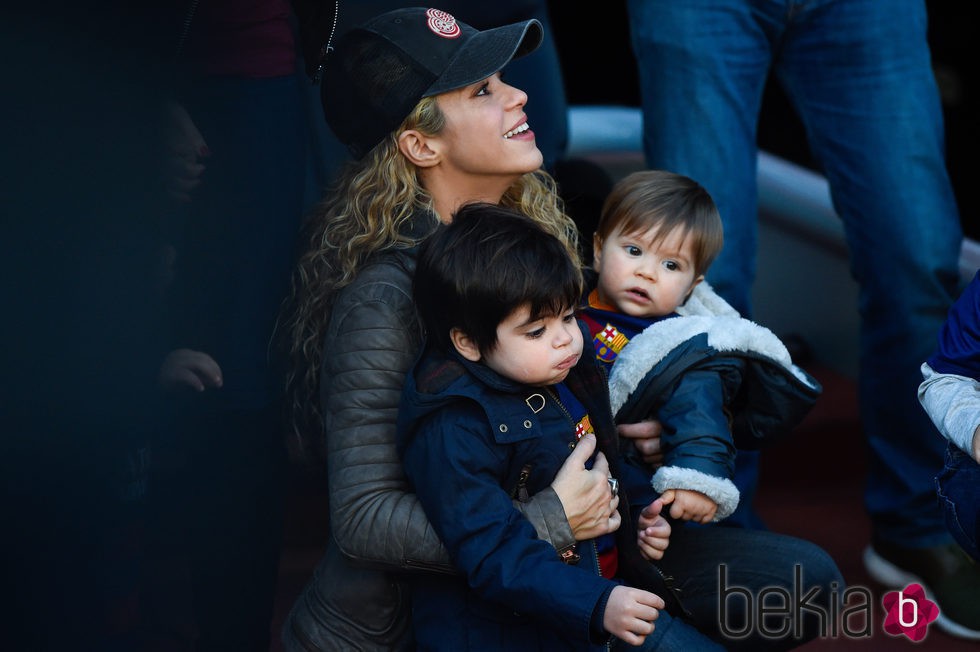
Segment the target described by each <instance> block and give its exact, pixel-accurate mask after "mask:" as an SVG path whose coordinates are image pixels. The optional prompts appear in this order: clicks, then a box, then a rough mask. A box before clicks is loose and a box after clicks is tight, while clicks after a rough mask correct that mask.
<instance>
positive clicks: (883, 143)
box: [629, 0, 962, 546]
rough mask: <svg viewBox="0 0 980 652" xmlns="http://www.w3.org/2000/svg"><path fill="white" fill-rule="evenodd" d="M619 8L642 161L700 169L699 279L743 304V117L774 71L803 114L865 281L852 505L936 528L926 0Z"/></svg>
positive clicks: (945, 231) (747, 171) (946, 298)
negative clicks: (928, 364)
mask: <svg viewBox="0 0 980 652" xmlns="http://www.w3.org/2000/svg"><path fill="white" fill-rule="evenodd" d="M629 12H630V24H631V30H632V41H633V48H634V51H635V53H636V57H637V61H638V69H639V78H640V84H641V92H642V102H643V118H644V147H645V153H646V157H647V163H648V165H649V166H650V167H657V168H667V169H670V170H673V171H675V172H679V173H682V174H686V175H688V176H690V177H692V178H694V179H696V180H697V181H699V182H700V183H701V184H703V185H704V186H705V188H707V190H708V191H709V192H710V193H711V194H712V196H713V197H714V199H715V201H716V203H717V204H718V209H719V210H720V212H721V215H722V219H723V221H724V227H725V247H724V250H723V251H722V253H721V256H720V257H719V258H718V260H716V261H715V263H714V264H713V266H712V267H711V270H710V272H709V274H708V280H709V282H710V283H711V284H712V285H713V286H714V287H715V288H716V289H717V290H718V291H719V293H720V294H721V295H722V296H724V297H725V298H726V299H727V300H728V301H729V302H731V303H732V304H733V305H734V306H735V307H736V308H737V309H738V310H739V311H741V312H742V313H743V314H746V315H749V314H750V313H751V305H750V301H749V294H750V291H751V287H752V283H753V281H754V277H755V269H756V247H757V217H758V199H757V187H756V156H757V153H758V152H757V145H756V135H757V134H756V122H757V118H758V115H759V109H760V105H761V102H762V96H763V89H764V87H765V84H766V80H767V76H768V75H769V73H770V72H772V74H774V75H775V77H776V78H777V79H778V81H779V82H780V84H781V85H782V87H783V89H784V90H785V92H786V95H787V97H788V98H789V99H790V101H791V103H792V104H793V106H794V107H795V109H796V111H797V112H798V113H799V115H800V118H801V120H802V123H803V125H804V128H805V130H806V134H807V138H808V141H809V145H810V148H811V150H812V152H813V154H814V157H815V158H816V160H817V161H819V163H820V165H821V167H822V169H823V172H824V174H825V175H826V177H827V179H828V181H829V183H830V188H831V196H832V200H833V204H834V208H835V210H836V211H837V214H838V215H840V217H841V219H842V220H843V223H844V230H845V234H846V238H847V243H848V246H849V248H850V251H851V252H852V256H851V273H852V274H853V276H854V278H855V279H856V281H857V282H858V285H859V288H860V290H859V305H858V310H859V313H860V317H861V329H860V351H861V353H860V379H859V387H860V394H861V396H860V406H861V416H862V426H863V429H864V432H865V434H866V436H867V441H868V444H869V471H868V479H867V487H866V493H865V506H866V509H867V511H868V513H869V515H870V517H871V519H872V525H873V529H874V533H875V535H876V536H877V537H880V538H881V539H884V540H887V541H891V542H895V543H898V544H900V545H905V546H929V545H936V544H939V543H943V542H945V541H948V540H949V534H948V533H947V531H946V528H945V526H944V524H943V522H942V515H941V514H940V513H939V510H937V509H936V502H935V500H936V499H935V490H934V487H933V482H932V478H933V475H934V474H935V470H936V469H937V468H940V466H941V464H942V439H941V438H940V437H938V436H937V435H936V433H935V429H934V427H933V426H932V424H931V423H930V422H929V419H928V418H927V416H926V415H925V413H924V412H923V410H922V409H921V407H920V406H919V405H918V403H917V401H916V388H917V386H918V384H919V382H920V381H921V377H920V375H919V371H918V368H919V364H920V363H921V362H922V361H923V360H925V359H926V358H927V357H928V356H929V355H930V353H931V352H932V349H933V347H934V346H935V342H936V333H937V332H938V331H939V327H940V325H941V324H942V322H943V320H944V319H945V316H946V311H947V309H948V308H949V306H950V304H951V302H952V299H953V297H954V296H955V294H956V292H957V289H958V280H959V276H958V259H959V251H960V246H961V242H962V230H961V227H960V223H959V217H958V211H957V207H956V203H955V199H954V197H953V191H952V187H951V185H950V181H949V177H948V174H947V171H946V167H945V161H944V156H945V152H944V148H945V143H944V136H943V118H942V112H941V107H940V103H939V96H938V91H937V89H936V85H935V80H934V78H933V74H932V69H931V67H930V52H929V49H928V44H927V41H926V10H925V5H924V3H923V2H922V0H895V1H894V2H880V0H814V1H812V2H807V3H797V2H789V1H787V2H774V1H772V0H690V1H686V2H676V1H674V0H630V2H629ZM838 453H839V454H841V455H847V454H849V453H850V452H849V451H846V450H842V451H838Z"/></svg>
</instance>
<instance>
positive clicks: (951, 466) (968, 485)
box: [936, 443, 980, 562]
mask: <svg viewBox="0 0 980 652" xmlns="http://www.w3.org/2000/svg"><path fill="white" fill-rule="evenodd" d="M936 492H937V493H938V494H939V502H940V504H941V505H942V507H943V512H944V513H945V514H946V526H947V527H948V528H949V531H950V532H951V533H952V535H953V538H954V539H956V542H957V543H959V544H960V546H962V548H963V550H965V551H966V552H967V553H968V554H969V555H970V556H971V557H973V558H974V559H975V560H977V561H978V562H980V464H977V463H976V461H975V460H974V459H973V458H972V457H970V456H969V455H967V454H966V453H964V452H963V451H961V450H960V449H959V448H957V447H956V445H955V444H952V443H950V444H947V446H946V465H945V467H944V468H943V470H942V472H941V473H939V475H937V476H936Z"/></svg>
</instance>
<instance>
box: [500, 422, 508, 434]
mask: <svg viewBox="0 0 980 652" xmlns="http://www.w3.org/2000/svg"><path fill="white" fill-rule="evenodd" d="M500 432H507V424H506V423H502V424H500Z"/></svg>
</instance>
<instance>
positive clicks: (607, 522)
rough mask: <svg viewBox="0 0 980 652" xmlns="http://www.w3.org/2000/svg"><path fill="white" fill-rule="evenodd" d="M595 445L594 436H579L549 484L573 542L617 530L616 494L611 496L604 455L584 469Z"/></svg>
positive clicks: (618, 518)
mask: <svg viewBox="0 0 980 652" xmlns="http://www.w3.org/2000/svg"><path fill="white" fill-rule="evenodd" d="M595 447H596V439H595V435H592V434H589V435H584V436H583V437H582V438H581V439H579V441H578V444H576V446H575V449H574V450H573V451H572V452H571V454H569V456H568V459H566V460H565V463H564V464H563V465H562V467H561V469H559V470H558V475H556V476H555V479H554V481H553V482H552V483H551V487H552V488H553V489H554V490H555V493H556V494H558V499H559V500H560V501H561V505H562V507H563V508H564V510H565V518H567V519H568V525H569V526H570V527H571V528H572V534H573V535H574V536H575V540H576V541H585V540H586V539H594V538H596V537H597V536H600V535H603V534H609V533H610V532H615V531H616V530H617V529H619V524H620V517H619V512H618V511H616V508H617V507H618V506H619V497H618V496H613V495H612V490H611V489H610V486H609V463H608V462H607V461H606V457H605V455H603V454H602V453H599V454H598V455H596V458H595V463H594V464H593V465H592V468H591V469H587V468H585V464H586V462H588V460H589V458H590V457H592V453H593V452H594V451H595Z"/></svg>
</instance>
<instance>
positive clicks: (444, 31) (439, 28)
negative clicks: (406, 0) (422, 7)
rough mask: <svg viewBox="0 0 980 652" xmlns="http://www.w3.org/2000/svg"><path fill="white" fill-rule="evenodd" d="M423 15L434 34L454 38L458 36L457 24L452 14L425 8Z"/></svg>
mask: <svg viewBox="0 0 980 652" xmlns="http://www.w3.org/2000/svg"><path fill="white" fill-rule="evenodd" d="M425 15H426V17H427V18H428V19H429V20H428V25H429V29H430V30H432V32H433V33H434V34H438V35H439V36H441V37H443V38H456V37H458V36H459V34H460V29H459V25H457V24H456V18H455V16H453V15H452V14H450V13H447V12H445V11H440V10H439V9H427V10H426V12H425Z"/></svg>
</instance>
